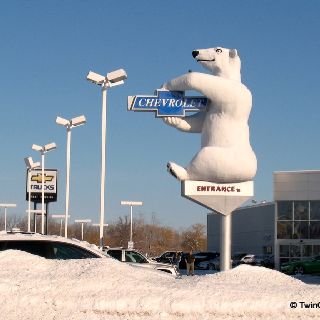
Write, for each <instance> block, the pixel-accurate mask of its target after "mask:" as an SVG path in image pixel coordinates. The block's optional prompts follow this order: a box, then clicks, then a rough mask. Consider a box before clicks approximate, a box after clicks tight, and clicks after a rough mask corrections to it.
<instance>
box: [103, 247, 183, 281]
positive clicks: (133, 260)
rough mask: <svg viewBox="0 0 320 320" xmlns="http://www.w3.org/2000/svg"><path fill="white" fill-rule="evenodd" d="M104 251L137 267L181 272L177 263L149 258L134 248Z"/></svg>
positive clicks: (176, 273)
mask: <svg viewBox="0 0 320 320" xmlns="http://www.w3.org/2000/svg"><path fill="white" fill-rule="evenodd" d="M104 252H105V253H107V254H108V255H109V256H111V257H112V258H114V259H117V260H119V261H121V262H126V263H128V264H130V265H132V266H135V267H136V266H139V267H144V268H150V269H155V270H159V271H164V272H167V273H171V274H173V275H175V276H179V275H180V272H179V270H178V269H177V267H176V266H175V265H171V264H168V263H160V262H156V261H153V260H149V259H148V258H146V257H145V256H144V255H143V254H142V253H140V252H138V251H136V250H133V249H125V248H104Z"/></svg>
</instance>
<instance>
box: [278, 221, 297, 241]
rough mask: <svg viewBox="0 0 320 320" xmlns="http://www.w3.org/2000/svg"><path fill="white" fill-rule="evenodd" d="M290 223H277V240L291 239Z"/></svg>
mask: <svg viewBox="0 0 320 320" xmlns="http://www.w3.org/2000/svg"><path fill="white" fill-rule="evenodd" d="M292 226H293V222H292V221H278V225H277V237H278V239H292Z"/></svg>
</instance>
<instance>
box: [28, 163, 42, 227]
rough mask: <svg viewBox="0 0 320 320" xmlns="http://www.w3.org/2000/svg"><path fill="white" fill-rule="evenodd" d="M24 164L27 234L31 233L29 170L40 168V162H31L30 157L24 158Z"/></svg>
mask: <svg viewBox="0 0 320 320" xmlns="http://www.w3.org/2000/svg"><path fill="white" fill-rule="evenodd" d="M24 162H25V164H26V166H27V168H28V174H27V181H28V232H30V231H31V219H30V213H31V177H30V175H31V170H33V169H35V168H38V167H40V162H33V160H32V157H27V158H24Z"/></svg>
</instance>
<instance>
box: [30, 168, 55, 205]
mask: <svg viewBox="0 0 320 320" xmlns="http://www.w3.org/2000/svg"><path fill="white" fill-rule="evenodd" d="M29 188H30V190H29ZM30 191H31V201H32V202H37V203H39V202H41V196H42V172H41V169H34V170H28V171H27V184H26V200H28V199H29V192H30ZM55 201H57V170H56V169H45V170H44V202H46V203H48V202H55Z"/></svg>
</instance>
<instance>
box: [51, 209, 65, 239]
mask: <svg viewBox="0 0 320 320" xmlns="http://www.w3.org/2000/svg"><path fill="white" fill-rule="evenodd" d="M51 218H53V219H60V237H61V236H62V221H63V219H65V218H66V216H65V215H64V214H52V215H51ZM68 218H70V216H68Z"/></svg>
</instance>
